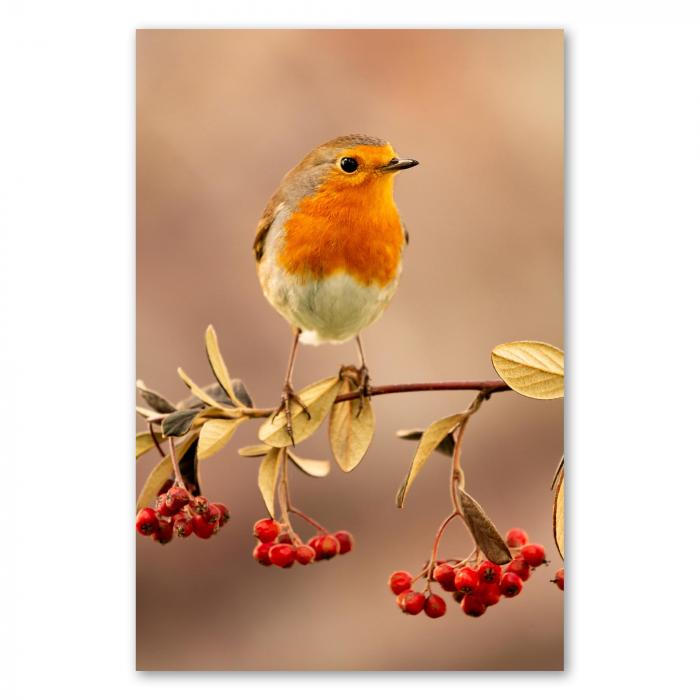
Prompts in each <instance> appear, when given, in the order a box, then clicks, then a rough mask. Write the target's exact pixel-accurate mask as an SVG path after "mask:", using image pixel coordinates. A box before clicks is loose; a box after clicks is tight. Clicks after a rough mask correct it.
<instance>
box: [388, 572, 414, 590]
mask: <svg viewBox="0 0 700 700" xmlns="http://www.w3.org/2000/svg"><path fill="white" fill-rule="evenodd" d="M412 580H413V576H411V574H409V573H408V571H394V573H393V574H392V575H391V576H390V577H389V588H391V592H392V593H394V594H395V595H398V594H399V593H403V592H404V591H408V590H410V588H411V581H412Z"/></svg>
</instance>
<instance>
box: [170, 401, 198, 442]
mask: <svg viewBox="0 0 700 700" xmlns="http://www.w3.org/2000/svg"><path fill="white" fill-rule="evenodd" d="M198 414H199V409H198V408H188V409H185V410H184V411H175V413H170V414H168V415H167V416H166V417H165V418H163V422H162V423H161V430H162V431H163V435H165V436H166V437H180V436H181V435H184V434H185V433H188V432H189V430H190V428H191V427H192V423H194V419H195V418H196V417H197V415H198Z"/></svg>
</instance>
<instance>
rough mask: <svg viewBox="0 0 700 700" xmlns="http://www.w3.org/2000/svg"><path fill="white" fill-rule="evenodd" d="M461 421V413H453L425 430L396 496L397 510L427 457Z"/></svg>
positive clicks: (401, 505)
mask: <svg viewBox="0 0 700 700" xmlns="http://www.w3.org/2000/svg"><path fill="white" fill-rule="evenodd" d="M463 419H464V414H463V413H455V414H454V415H453V416H447V417H446V418H440V420H436V421H435V422H434V423H431V424H430V425H429V426H428V427H427V428H426V429H425V431H424V432H423V436H422V437H421V439H420V442H419V443H418V449H417V450H416V454H415V456H414V457H413V462H412V463H411V468H410V469H409V470H408V474H407V475H406V480H405V481H404V483H403V484H402V486H401V488H400V489H399V492H398V494H397V495H396V505H397V506H398V507H399V508H403V504H404V501H405V500H406V494H407V493H408V489H410V488H411V485H412V484H413V482H414V481H415V478H416V477H417V476H418V473H419V472H420V470H421V469H422V468H423V465H424V464H425V462H426V460H427V459H428V457H430V455H431V454H432V452H433V451H434V450H435V449H436V448H437V446H438V445H439V444H440V443H441V442H442V441H443V440H444V439H445V437H446V436H447V434H448V433H450V432H451V431H452V430H454V429H455V428H456V427H457V426H458V425H459V423H460V422H461V421H462V420H463Z"/></svg>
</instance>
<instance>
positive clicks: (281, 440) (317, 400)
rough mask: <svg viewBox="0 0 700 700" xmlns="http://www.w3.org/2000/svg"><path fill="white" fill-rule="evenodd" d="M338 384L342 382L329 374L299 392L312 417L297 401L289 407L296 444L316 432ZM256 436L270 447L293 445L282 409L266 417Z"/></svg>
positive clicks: (336, 391)
mask: <svg viewBox="0 0 700 700" xmlns="http://www.w3.org/2000/svg"><path fill="white" fill-rule="evenodd" d="M340 385H341V381H340V379H338V377H328V378H327V379H321V380H320V381H318V382H315V383H314V384H311V385H309V386H307V387H306V388H305V389H303V390H302V391H301V392H299V398H300V399H301V400H302V401H303V402H304V403H305V404H306V405H307V406H308V408H309V413H310V414H311V418H307V416H306V414H305V413H304V412H303V411H302V408H301V406H299V405H298V404H297V403H294V404H293V405H292V406H291V415H292V430H293V431H294V442H295V443H296V444H297V445H298V444H299V443H300V442H302V441H304V440H306V439H307V438H308V437H311V435H313V434H314V433H315V432H316V430H317V429H318V427H319V426H320V425H321V423H322V422H323V419H324V418H325V417H326V415H327V414H328V412H329V411H330V410H331V407H332V406H333V402H334V401H335V397H336V396H337V395H338V391H339V390H340ZM258 438H259V439H260V440H262V441H263V442H266V443H267V444H268V445H272V446H273V447H286V446H287V445H291V444H292V440H291V438H290V437H289V434H288V433H287V421H286V418H285V415H284V411H281V412H280V413H279V414H278V415H277V416H276V417H275V419H274V420H272V419H271V418H268V419H267V420H266V421H265V422H264V423H263V424H262V425H261V426H260V430H259V431H258Z"/></svg>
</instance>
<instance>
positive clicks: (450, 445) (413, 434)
mask: <svg viewBox="0 0 700 700" xmlns="http://www.w3.org/2000/svg"><path fill="white" fill-rule="evenodd" d="M396 437H398V438H401V439H402V440H420V439H421V438H422V437H423V431H422V430H420V428H415V429H413V430H397V431H396ZM435 451H436V452H440V453H441V454H443V455H446V456H447V457H452V455H453V454H454V453H455V436H454V434H453V433H448V434H447V435H446V436H445V437H444V438H443V439H442V440H441V441H440V444H439V445H438V446H437V447H436V448H435Z"/></svg>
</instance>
